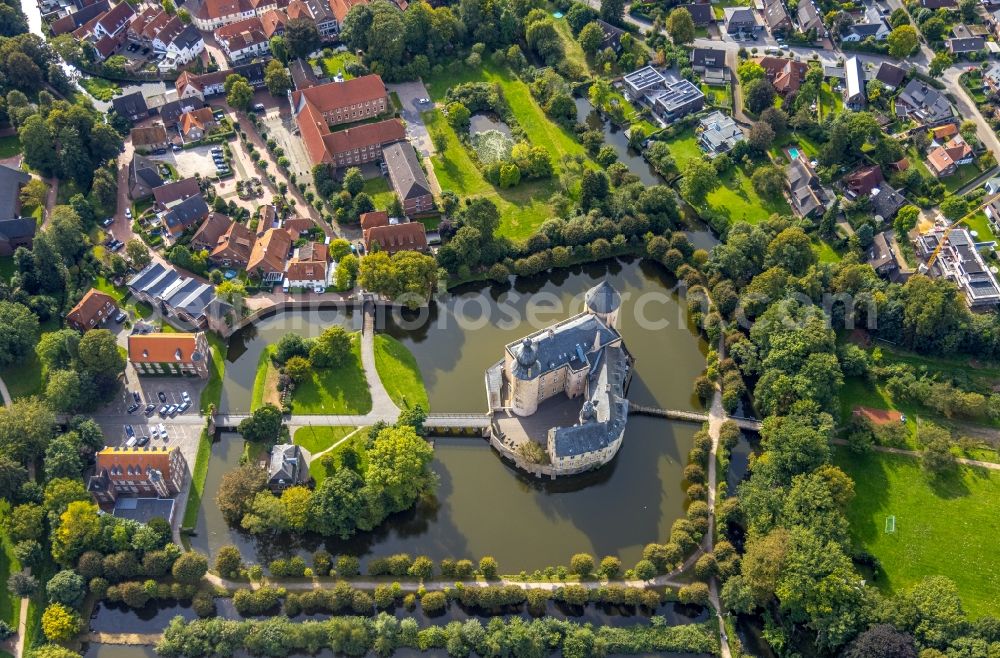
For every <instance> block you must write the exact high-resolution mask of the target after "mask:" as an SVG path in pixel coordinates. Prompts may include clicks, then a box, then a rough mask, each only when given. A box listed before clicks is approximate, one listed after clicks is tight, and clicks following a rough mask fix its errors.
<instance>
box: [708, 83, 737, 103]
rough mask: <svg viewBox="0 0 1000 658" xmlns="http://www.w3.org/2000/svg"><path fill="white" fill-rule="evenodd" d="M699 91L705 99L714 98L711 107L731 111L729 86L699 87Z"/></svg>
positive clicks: (731, 99) (731, 97)
mask: <svg viewBox="0 0 1000 658" xmlns="http://www.w3.org/2000/svg"><path fill="white" fill-rule="evenodd" d="M701 91H702V93H703V94H705V97H706V98H714V100H712V105H717V106H721V107H725V108H729V109H732V107H733V95H732V91H731V89H730V87H729V85H706V84H702V85H701Z"/></svg>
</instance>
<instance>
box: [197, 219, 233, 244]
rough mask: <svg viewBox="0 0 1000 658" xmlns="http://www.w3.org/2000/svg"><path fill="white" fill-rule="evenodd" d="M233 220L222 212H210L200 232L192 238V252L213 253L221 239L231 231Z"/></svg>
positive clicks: (199, 229) (199, 228) (200, 227)
mask: <svg viewBox="0 0 1000 658" xmlns="http://www.w3.org/2000/svg"><path fill="white" fill-rule="evenodd" d="M232 224H233V220H231V219H230V218H229V217H228V216H227V215H223V214H222V213H220V212H210V213H208V216H207V217H206V218H205V221H203V222H202V223H201V226H199V227H198V230H197V231H195V233H194V235H192V236H191V245H190V246H191V250H192V251H208V252H211V251H212V250H213V249H215V246H216V245H217V244H219V238H221V237H222V236H223V234H225V232H226V231H228V230H229V227H230V226H232Z"/></svg>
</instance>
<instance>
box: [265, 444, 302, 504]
mask: <svg viewBox="0 0 1000 658" xmlns="http://www.w3.org/2000/svg"><path fill="white" fill-rule="evenodd" d="M308 480H309V468H308V467H307V465H306V460H305V457H304V456H303V454H302V449H301V448H299V447H298V446H297V445H295V444H293V443H279V444H278V445H276V446H274V447H273V448H271V460H270V462H268V465H267V487H268V489H270V490H271V493H274V494H280V493H281V492H282V491H284V490H285V489H287V488H289V487H294V486H295V485H297V484H302V483H303V482H306V481H308Z"/></svg>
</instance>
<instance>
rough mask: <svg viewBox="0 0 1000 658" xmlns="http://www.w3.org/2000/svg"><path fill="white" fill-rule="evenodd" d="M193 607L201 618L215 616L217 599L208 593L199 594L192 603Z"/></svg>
mask: <svg viewBox="0 0 1000 658" xmlns="http://www.w3.org/2000/svg"><path fill="white" fill-rule="evenodd" d="M191 607H193V608H194V611H195V613H196V614H197V615H198V616H199V617H202V618H204V617H214V616H215V598H214V597H213V596H212V595H211V594H209V593H208V592H204V591H202V592H198V593H197V594H195V595H194V599H193V600H192V601H191Z"/></svg>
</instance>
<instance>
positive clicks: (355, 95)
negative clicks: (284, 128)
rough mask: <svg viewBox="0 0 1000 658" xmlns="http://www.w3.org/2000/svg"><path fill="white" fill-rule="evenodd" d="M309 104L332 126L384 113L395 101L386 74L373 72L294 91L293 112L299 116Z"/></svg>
mask: <svg viewBox="0 0 1000 658" xmlns="http://www.w3.org/2000/svg"><path fill="white" fill-rule="evenodd" d="M307 106H309V107H310V108H311V109H312V110H313V114H314V115H315V114H318V115H322V116H323V118H324V119H326V122H327V123H328V124H329V125H331V126H332V125H337V124H341V123H352V122H354V121H361V120H364V119H372V118H375V117H378V116H382V115H383V114H385V113H386V112H388V111H389V109H390V108H391V107H392V104H391V103H390V102H389V93H388V92H387V91H386V89H385V83H383V82H382V78H381V77H379V76H378V75H374V74H372V75H365V76H361V77H360V78H354V79H353V80H343V81H334V82H328V83H326V84H324V85H318V86H316V87H310V88H308V89H302V90H299V91H293V92H292V114H294V115H295V116H296V117H298V116H299V114H301V113H302V111H303V110H304V109H305V108H306V107H307Z"/></svg>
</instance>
